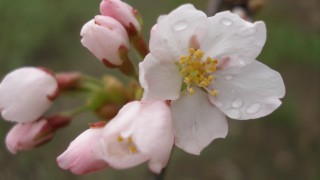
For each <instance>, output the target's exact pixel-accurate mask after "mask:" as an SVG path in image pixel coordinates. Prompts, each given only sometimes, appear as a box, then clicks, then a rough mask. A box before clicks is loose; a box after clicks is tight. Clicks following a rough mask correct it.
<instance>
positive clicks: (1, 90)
mask: <svg viewBox="0 0 320 180" xmlns="http://www.w3.org/2000/svg"><path fill="white" fill-rule="evenodd" d="M57 93H58V84H57V81H56V79H55V77H54V76H53V75H52V74H50V73H48V72H46V71H45V70H43V69H39V68H33V67H23V68H19V69H16V70H14V71H12V72H11V73H9V74H7V75H6V76H5V77H4V79H3V80H2V82H1V84H0V112H1V115H2V117H3V118H4V119H5V120H8V121H15V122H31V121H34V120H35V119H38V118H39V117H40V116H41V115H42V113H44V112H45V111H46V110H47V109H48V108H49V107H50V106H51V104H52V101H53V99H54V98H55V97H56V96H57Z"/></svg>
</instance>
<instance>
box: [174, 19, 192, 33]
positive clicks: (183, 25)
mask: <svg viewBox="0 0 320 180" xmlns="http://www.w3.org/2000/svg"><path fill="white" fill-rule="evenodd" d="M187 27H188V23H187V22H185V21H180V22H177V24H175V25H174V26H173V30H174V31H182V30H184V29H186V28H187Z"/></svg>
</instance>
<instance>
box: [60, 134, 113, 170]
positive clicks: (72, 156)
mask: <svg viewBox="0 0 320 180" xmlns="http://www.w3.org/2000/svg"><path fill="white" fill-rule="evenodd" d="M102 130H103V128H90V129H88V130H86V131H84V132H83V133H82V134H80V135H79V136H78V137H77V138H76V139H75V140H73V141H72V142H71V143H70V145H69V147H68V149H67V150H66V151H65V152H64V153H62V154H61V155H60V156H59V157H58V158H57V162H58V165H59V166H60V167H61V168H62V169H68V170H70V171H71V172H73V173H74V174H78V175H80V174H87V173H90V172H94V171H98V170H101V169H104V168H106V167H108V164H107V163H106V162H105V161H103V160H101V159H97V158H96V154H95V153H94V148H95V147H96V144H97V143H96V142H97V141H98V140H99V138H100V136H101V133H102Z"/></svg>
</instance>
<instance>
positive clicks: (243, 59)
mask: <svg viewBox="0 0 320 180" xmlns="http://www.w3.org/2000/svg"><path fill="white" fill-rule="evenodd" d="M245 62H246V59H245V58H244V57H242V56H240V57H239V58H238V63H239V64H240V65H241V66H244V65H245Z"/></svg>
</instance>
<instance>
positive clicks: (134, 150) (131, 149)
mask: <svg viewBox="0 0 320 180" xmlns="http://www.w3.org/2000/svg"><path fill="white" fill-rule="evenodd" d="M129 150H130V152H131V153H132V154H134V153H137V148H136V147H135V146H129Z"/></svg>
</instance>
